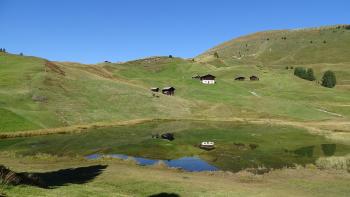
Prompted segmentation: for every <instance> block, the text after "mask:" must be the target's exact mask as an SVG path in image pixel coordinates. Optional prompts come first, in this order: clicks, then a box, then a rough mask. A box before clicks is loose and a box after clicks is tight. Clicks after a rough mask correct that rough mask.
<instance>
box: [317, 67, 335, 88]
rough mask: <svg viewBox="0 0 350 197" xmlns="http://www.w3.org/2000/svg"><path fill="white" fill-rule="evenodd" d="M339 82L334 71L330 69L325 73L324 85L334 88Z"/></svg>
mask: <svg viewBox="0 0 350 197" xmlns="http://www.w3.org/2000/svg"><path fill="white" fill-rule="evenodd" d="M336 84H337V79H336V77H335V74H334V72H333V71H331V70H328V71H326V72H325V73H324V74H323V77H322V84H321V85H322V86H324V87H326V88H333V87H334V86H335V85H336Z"/></svg>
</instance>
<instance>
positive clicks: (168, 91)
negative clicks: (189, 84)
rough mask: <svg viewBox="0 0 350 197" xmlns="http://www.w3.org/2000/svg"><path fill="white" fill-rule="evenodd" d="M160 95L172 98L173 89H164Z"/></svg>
mask: <svg viewBox="0 0 350 197" xmlns="http://www.w3.org/2000/svg"><path fill="white" fill-rule="evenodd" d="M162 93H163V94H165V95H169V96H173V95H174V94H175V88H174V87H165V88H163V89H162Z"/></svg>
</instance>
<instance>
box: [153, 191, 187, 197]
mask: <svg viewBox="0 0 350 197" xmlns="http://www.w3.org/2000/svg"><path fill="white" fill-rule="evenodd" d="M148 197H180V195H179V194H175V193H165V192H163V193H159V194H153V195H150V196H148Z"/></svg>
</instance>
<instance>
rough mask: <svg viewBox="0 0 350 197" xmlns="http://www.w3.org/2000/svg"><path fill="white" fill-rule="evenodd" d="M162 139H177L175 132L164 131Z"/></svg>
mask: <svg viewBox="0 0 350 197" xmlns="http://www.w3.org/2000/svg"><path fill="white" fill-rule="evenodd" d="M161 137H162V139H165V140H169V141H173V140H174V139H175V137H174V134H173V133H164V134H162V135H161Z"/></svg>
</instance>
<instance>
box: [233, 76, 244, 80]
mask: <svg viewBox="0 0 350 197" xmlns="http://www.w3.org/2000/svg"><path fill="white" fill-rule="evenodd" d="M235 80H236V81H244V80H245V77H242V76H239V77H236V78H235Z"/></svg>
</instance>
